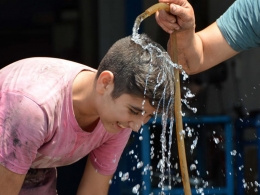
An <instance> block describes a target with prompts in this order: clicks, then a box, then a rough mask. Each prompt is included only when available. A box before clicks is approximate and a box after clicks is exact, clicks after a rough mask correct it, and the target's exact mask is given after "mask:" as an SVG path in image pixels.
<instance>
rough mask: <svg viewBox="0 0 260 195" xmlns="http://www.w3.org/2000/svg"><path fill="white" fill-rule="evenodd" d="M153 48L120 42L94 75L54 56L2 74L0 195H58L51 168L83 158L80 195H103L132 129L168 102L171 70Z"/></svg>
mask: <svg viewBox="0 0 260 195" xmlns="http://www.w3.org/2000/svg"><path fill="white" fill-rule="evenodd" d="M140 39H141V42H142V44H144V45H147V44H149V43H152V40H150V39H149V38H148V37H147V36H146V35H141V36H140ZM153 44H154V45H156V43H153ZM156 46H157V47H158V48H160V50H162V51H164V50H163V48H161V46H159V45H156ZM152 50H154V48H150V49H143V47H141V46H140V45H138V44H136V43H135V42H133V41H132V40H131V37H126V38H123V39H121V40H119V41H117V42H116V43H115V44H114V45H113V46H112V47H111V48H110V50H109V51H108V53H107V54H106V56H105V57H104V58H103V60H102V61H101V63H100V65H99V68H98V71H96V70H94V69H92V68H90V67H87V66H84V65H82V64H78V63H75V62H71V61H66V60H61V59H54V58H29V59H24V60H20V61H18V62H14V63H13V64H10V65H9V66H6V67H5V68H3V69H1V70H0V92H1V93H0V175H1V177H0V194H8V195H13V194H26V195H30V194H37V193H38V194H48V195H52V194H56V193H57V192H56V169H55V167H58V166H65V165H69V164H72V163H74V162H76V161H77V160H79V159H81V158H83V157H84V156H86V155H87V154H89V156H88V160H87V163H86V168H85V171H84V173H83V177H82V179H81V183H80V185H79V188H78V194H79V195H80V194H95V195H99V194H107V192H108V188H109V180H110V179H111V178H112V175H113V173H114V172H115V170H116V167H117V164H118V161H119V159H120V155H121V153H122V151H123V149H124V147H125V145H126V143H127V140H128V138H129V135H130V133H131V130H133V131H138V130H139V129H140V127H141V125H142V124H144V123H146V122H147V121H148V120H149V119H150V117H151V116H152V115H153V114H154V112H155V111H156V110H157V109H158V108H159V107H160V108H161V107H162V106H163V105H164V103H165V101H168V100H169V99H171V98H172V97H171V96H172V91H171V90H172V89H173V81H172V78H173V67H172V66H171V65H169V63H168V61H165V57H162V55H161V53H160V52H159V53H158V52H157V51H153V52H151V51H152ZM166 69H167V71H165V70H166ZM162 75H163V77H162ZM147 76H148V77H147ZM147 78H148V79H147ZM162 94H164V95H163V97H164V98H165V99H163V100H162Z"/></svg>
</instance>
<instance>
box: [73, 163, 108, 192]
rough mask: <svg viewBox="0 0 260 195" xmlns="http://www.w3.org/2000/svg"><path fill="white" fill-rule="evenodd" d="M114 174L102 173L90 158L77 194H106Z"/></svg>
mask: <svg viewBox="0 0 260 195" xmlns="http://www.w3.org/2000/svg"><path fill="white" fill-rule="evenodd" d="M112 176H113V175H109V176H107V175H101V174H100V173H98V172H97V171H96V170H95V168H94V167H93V165H92V163H91V162H90V160H89V158H88V160H87V164H86V167H85V170H84V174H83V176H82V179H81V182H80V185H79V188H78V192H77V195H106V194H108V189H109V181H110V179H111V178H112Z"/></svg>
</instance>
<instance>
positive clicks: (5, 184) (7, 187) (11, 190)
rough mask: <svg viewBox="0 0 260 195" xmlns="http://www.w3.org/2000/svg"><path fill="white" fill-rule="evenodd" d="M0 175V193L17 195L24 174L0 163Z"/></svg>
mask: <svg viewBox="0 0 260 195" xmlns="http://www.w3.org/2000/svg"><path fill="white" fill-rule="evenodd" d="M0 175H1V177H0V194H8V195H17V194H18V193H19V191H20V190H21V186H22V184H23V181H24V178H25V175H20V174H16V173H13V172H11V171H9V170H8V169H6V168H5V167H4V166H2V165H0Z"/></svg>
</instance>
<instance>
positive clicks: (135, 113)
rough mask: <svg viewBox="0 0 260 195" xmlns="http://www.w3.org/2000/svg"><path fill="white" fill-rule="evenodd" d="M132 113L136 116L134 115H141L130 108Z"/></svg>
mask: <svg viewBox="0 0 260 195" xmlns="http://www.w3.org/2000/svg"><path fill="white" fill-rule="evenodd" d="M130 112H131V113H132V114H134V115H138V114H139V112H137V111H135V110H133V109H131V108H130Z"/></svg>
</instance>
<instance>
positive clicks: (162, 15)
mask: <svg viewBox="0 0 260 195" xmlns="http://www.w3.org/2000/svg"><path fill="white" fill-rule="evenodd" d="M155 19H156V21H157V23H158V24H159V25H160V26H161V28H162V29H163V30H164V31H166V32H167V33H170V34H171V33H173V31H174V30H179V29H180V26H179V25H178V24H177V19H176V17H175V16H174V15H172V14H169V13H167V12H166V11H165V10H161V11H158V12H156V14H155Z"/></svg>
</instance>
